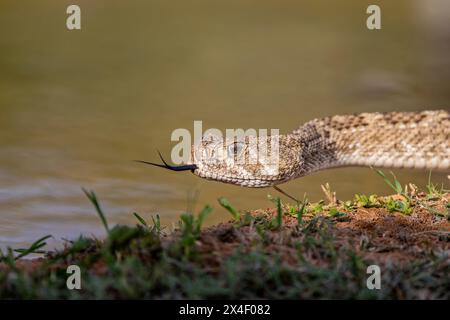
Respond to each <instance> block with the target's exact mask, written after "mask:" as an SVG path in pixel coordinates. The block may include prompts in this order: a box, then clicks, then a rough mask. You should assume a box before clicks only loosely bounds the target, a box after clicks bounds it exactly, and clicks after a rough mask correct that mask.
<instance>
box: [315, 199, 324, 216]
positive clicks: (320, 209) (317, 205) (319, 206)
mask: <svg viewBox="0 0 450 320" xmlns="http://www.w3.org/2000/svg"><path fill="white" fill-rule="evenodd" d="M312 211H313V212H314V214H318V213H321V212H323V200H320V201H319V202H317V203H315V204H313V205H312Z"/></svg>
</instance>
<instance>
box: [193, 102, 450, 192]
mask: <svg viewBox="0 0 450 320" xmlns="http://www.w3.org/2000/svg"><path fill="white" fill-rule="evenodd" d="M269 138H271V137H258V138H257V139H259V140H258V143H261V142H267V141H268V139H269ZM277 139H278V141H279V149H278V153H279V159H278V163H277V168H276V170H274V169H273V167H269V166H267V165H265V164H264V163H247V162H244V163H237V162H236V161H235V160H236V156H238V155H242V156H249V155H250V154H251V152H252V151H254V150H252V149H254V148H257V147H256V146H255V144H254V143H251V141H250V139H248V137H247V138H245V139H244V140H242V141H236V140H235V139H231V140H230V139H228V140H227V139H224V138H222V137H209V138H208V139H202V141H201V143H200V144H197V145H195V146H194V147H193V152H192V154H193V164H194V165H195V167H196V169H195V170H193V173H194V174H196V175H198V176H200V177H202V178H206V179H209V180H215V181H221V182H225V183H232V184H236V185H241V186H246V187H269V186H274V185H277V184H280V183H283V182H286V181H289V180H292V179H295V178H298V177H302V176H305V175H308V174H311V173H313V172H316V171H318V170H323V169H328V168H333V167H343V166H374V167H384V168H415V169H426V170H431V169H433V170H441V171H448V170H450V113H449V111H446V110H436V111H421V112H389V113H360V114H354V115H336V116H330V117H326V118H322V119H315V120H311V121H309V122H307V123H305V124H304V125H302V126H300V127H299V128H298V129H296V130H294V131H293V132H292V133H290V134H286V135H279V136H277ZM263 140H264V141H263ZM211 159H213V160H211Z"/></svg>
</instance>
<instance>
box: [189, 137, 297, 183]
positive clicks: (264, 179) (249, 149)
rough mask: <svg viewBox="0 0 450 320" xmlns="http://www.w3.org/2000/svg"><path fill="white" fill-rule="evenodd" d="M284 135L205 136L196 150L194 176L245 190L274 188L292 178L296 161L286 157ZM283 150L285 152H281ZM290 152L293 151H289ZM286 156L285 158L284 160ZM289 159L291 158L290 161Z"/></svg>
mask: <svg viewBox="0 0 450 320" xmlns="http://www.w3.org/2000/svg"><path fill="white" fill-rule="evenodd" d="M283 140H284V137H283V136H281V135H276V136H260V137H257V136H244V137H242V138H237V137H234V138H223V137H221V136H216V135H207V136H204V137H203V138H202V139H201V141H199V142H198V143H196V144H194V146H193V147H192V160H193V161H192V162H193V164H194V165H195V166H196V169H195V170H193V171H192V172H193V173H194V174H195V175H197V176H199V177H201V178H205V179H208V180H215V181H220V182H224V183H231V184H236V185H240V186H245V187H254V188H255V187H256V188H257V187H270V186H273V185H276V184H279V183H282V182H284V181H286V180H288V179H289V177H290V176H291V174H290V171H291V170H290V169H291V168H292V164H289V165H288V164H287V163H285V162H286V159H288V160H293V159H294V158H296V157H295V156H294V157H290V153H292V152H288V153H286V150H285V148H284V147H283V145H284V144H283V143H280V142H282V141H283ZM280 148H281V149H280ZM288 151H289V150H288ZM281 152H283V153H284V154H283V157H280V154H281ZM286 156H287V157H286Z"/></svg>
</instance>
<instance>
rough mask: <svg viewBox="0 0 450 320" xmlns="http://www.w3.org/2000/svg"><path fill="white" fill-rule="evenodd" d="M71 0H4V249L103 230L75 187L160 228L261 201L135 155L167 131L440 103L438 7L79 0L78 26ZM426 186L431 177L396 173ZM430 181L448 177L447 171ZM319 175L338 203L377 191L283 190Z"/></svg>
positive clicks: (445, 24) (278, 124) (118, 216)
mask: <svg viewBox="0 0 450 320" xmlns="http://www.w3.org/2000/svg"><path fill="white" fill-rule="evenodd" d="M72 3H73V2H69V1H50V0H41V1H31V0H30V1H12V0H6V1H2V2H1V4H0V245H1V246H4V245H14V246H18V245H23V244H25V243H30V242H31V241H33V240H35V239H36V238H38V237H40V236H42V235H45V234H52V235H54V236H55V241H54V242H53V244H54V245H57V244H58V241H59V240H60V239H61V237H65V238H73V237H75V236H77V235H78V234H80V233H84V234H91V233H93V234H96V235H102V234H103V230H102V226H101V223H100V221H99V220H98V218H97V216H96V215H95V214H94V211H93V209H92V208H91V206H90V204H89V202H88V201H87V199H86V198H85V196H84V195H83V193H82V192H81V187H85V188H88V189H92V190H95V191H96V193H97V194H98V196H99V198H100V200H101V201H102V204H103V207H104V209H105V211H106V212H107V215H108V218H109V220H110V223H134V222H135V219H134V217H133V216H132V212H133V211H137V212H139V213H140V214H141V215H142V216H144V217H147V218H149V216H150V214H155V213H159V214H160V215H161V219H162V222H163V224H165V225H166V226H170V225H171V224H172V223H174V222H175V221H177V219H178V217H179V215H180V213H182V212H183V211H184V210H186V208H187V207H189V206H192V200H189V199H192V197H193V196H192V195H193V194H195V193H198V197H197V201H196V203H197V205H196V208H197V210H198V209H200V206H202V205H204V204H207V203H209V204H213V205H214V206H215V207H216V210H215V212H214V214H213V215H211V216H210V217H209V219H208V223H210V224H212V223H217V222H219V221H223V220H224V219H227V218H228V214H227V213H226V212H225V211H224V210H222V209H221V208H219V206H218V205H217V202H216V199H217V198H218V197H219V196H225V197H227V198H229V199H230V200H231V201H232V203H233V204H235V206H236V207H238V208H240V209H255V208H260V207H268V206H271V205H272V204H271V203H270V202H268V201H267V194H268V193H271V194H274V192H273V191H272V190H270V189H259V190H256V189H243V188H240V187H236V186H232V185H225V184H220V183H214V182H208V181H203V180H200V179H199V178H197V177H195V176H193V175H192V174H190V173H179V174H177V173H172V172H167V171H164V170H158V169H157V168H150V167H145V166H142V165H139V164H136V163H133V162H132V161H131V160H133V159H144V160H150V161H152V160H153V161H157V160H158V158H157V155H156V152H155V150H156V149H159V150H161V151H162V152H163V153H164V154H167V155H168V154H169V153H170V149H171V147H172V146H173V145H174V144H173V143H172V142H171V141H170V134H171V132H172V131H173V130H174V129H176V128H187V129H192V128H193V121H194V120H203V124H204V127H205V128H211V127H216V128H220V129H225V128H268V129H270V128H279V129H280V131H281V132H289V131H291V130H293V129H295V128H296V127H297V126H299V125H300V124H302V123H303V122H305V121H307V120H309V119H312V118H315V117H321V116H325V115H330V114H336V113H352V112H363V111H390V110H422V109H427V108H430V109H436V108H447V109H448V108H449V98H450V90H449V82H450V71H449V70H450V63H449V58H448V57H449V56H450V55H449V54H450V47H449V43H450V41H449V39H450V26H449V21H450V19H449V17H450V14H449V10H448V9H446V7H447V6H445V1H439V0H434V1H406V0H405V1H395V3H394V2H392V1H377V3H378V4H379V5H380V6H381V9H382V29H381V30H379V31H369V30H367V28H366V26H365V19H366V17H367V15H366V13H365V10H366V5H367V4H365V3H363V2H361V1H357V0H353V1H345V2H343V3H339V4H337V3H336V4H330V2H329V1H275V0H274V1H247V0H239V1H237V0H235V1H206V0H205V1H181V0H177V1H137V0H135V1H106V0H101V1H95V2H94V1H87V0H86V1H75V2H74V3H76V4H79V5H80V7H81V10H82V30H80V31H68V30H67V29H66V27H65V19H66V13H65V11H66V8H67V6H68V5H69V4H72ZM396 173H397V174H398V177H399V178H400V179H401V180H403V181H404V182H415V183H417V184H418V185H424V183H425V182H426V180H427V175H428V174H427V173H425V172H417V171H409V170H399V171H396ZM434 181H436V182H447V179H446V177H445V174H436V175H434ZM326 182H329V183H330V185H331V187H332V188H333V189H334V190H336V191H337V194H338V197H339V198H350V197H352V196H353V195H354V194H355V193H370V192H373V193H378V194H386V193H389V190H388V188H387V186H385V185H384V183H383V181H381V179H380V178H379V177H378V176H376V175H375V174H374V173H373V172H372V171H371V170H370V169H364V168H347V169H336V170H330V171H325V172H321V173H318V174H314V175H312V176H309V177H305V178H302V179H298V180H296V181H293V182H290V183H288V184H286V185H285V187H284V188H285V189H286V191H288V192H289V193H291V194H294V195H298V197H302V196H303V193H304V192H307V193H308V196H309V198H310V199H312V200H318V199H320V198H322V197H323V195H322V192H321V190H320V184H324V183H326Z"/></svg>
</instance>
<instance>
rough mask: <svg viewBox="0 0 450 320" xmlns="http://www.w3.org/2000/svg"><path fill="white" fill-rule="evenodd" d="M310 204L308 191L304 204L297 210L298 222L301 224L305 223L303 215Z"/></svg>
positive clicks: (304, 197)
mask: <svg viewBox="0 0 450 320" xmlns="http://www.w3.org/2000/svg"><path fill="white" fill-rule="evenodd" d="M307 206H308V198H306V193H305V195H304V196H303V201H302V206H301V207H300V208H298V210H297V224H298V225H301V224H302V223H303V216H304V214H305V213H306V211H307V210H306V208H307Z"/></svg>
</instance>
